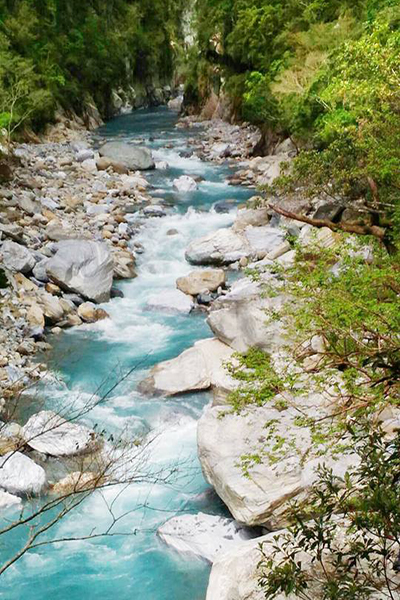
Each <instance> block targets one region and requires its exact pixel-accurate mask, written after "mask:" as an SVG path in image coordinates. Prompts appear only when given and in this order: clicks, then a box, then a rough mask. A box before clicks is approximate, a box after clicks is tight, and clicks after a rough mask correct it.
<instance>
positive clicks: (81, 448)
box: [22, 410, 95, 456]
mask: <svg viewBox="0 0 400 600" xmlns="http://www.w3.org/2000/svg"><path fill="white" fill-rule="evenodd" d="M22 436H23V438H24V439H25V441H26V443H27V444H28V446H29V447H30V448H33V449H34V450H37V451H38V452H42V453H43V454H50V455H51V456H73V455H74V454H80V453H82V452H85V451H87V450H89V449H91V448H92V447H93V446H94V442H95V435H94V432H93V431H92V430H91V429H89V428H88V427H85V426H84V425H80V424H78V423H74V422H71V423H70V422H68V421H66V420H65V419H63V418H62V417H60V416H59V415H57V414H56V413H54V412H52V411H50V410H42V411H41V412H39V413H36V414H35V415H33V416H32V417H31V418H30V419H29V420H28V421H27V423H26V424H25V425H24V427H23V428H22Z"/></svg>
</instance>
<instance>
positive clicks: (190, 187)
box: [173, 175, 198, 193]
mask: <svg viewBox="0 0 400 600" xmlns="http://www.w3.org/2000/svg"><path fill="white" fill-rule="evenodd" d="M173 186H174V188H175V189H176V190H178V192H182V193H187V192H194V191H195V190H197V187H198V186H197V183H196V182H195V180H194V179H193V177H189V176H188V175H182V177H178V178H177V179H174V181H173Z"/></svg>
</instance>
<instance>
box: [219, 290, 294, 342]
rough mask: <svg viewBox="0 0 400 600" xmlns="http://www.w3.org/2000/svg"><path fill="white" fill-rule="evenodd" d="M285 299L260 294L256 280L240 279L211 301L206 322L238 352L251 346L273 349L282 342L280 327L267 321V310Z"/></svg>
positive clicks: (279, 306) (275, 308)
mask: <svg viewBox="0 0 400 600" xmlns="http://www.w3.org/2000/svg"><path fill="white" fill-rule="evenodd" d="M284 301H285V298H284V297H283V296H281V295H273V296H271V297H264V296H262V289H261V286H260V284H259V283H257V282H253V281H251V280H250V279H247V278H245V279H241V280H239V281H237V282H235V283H234V284H233V286H232V288H231V290H230V291H229V292H228V293H227V294H226V295H224V296H221V297H220V298H218V299H217V300H216V301H215V302H214V303H213V305H212V308H211V312H210V314H209V316H208V318H207V323H208V325H209V326H210V328H211V330H212V332H213V333H214V334H215V335H216V336H217V337H218V339H220V340H221V341H222V342H224V343H225V344H228V345H229V346H231V347H232V348H234V349H235V350H238V351H239V352H245V351H246V350H248V349H249V348H254V347H256V348H261V349H262V350H264V351H266V352H274V351H276V350H278V349H280V348H281V347H282V345H283V338H282V327H281V324H280V323H279V322H277V321H274V320H272V321H271V322H269V323H268V324H266V321H267V315H266V310H279V309H280V308H281V307H282V305H283V303H284Z"/></svg>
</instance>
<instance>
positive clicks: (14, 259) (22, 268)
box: [0, 240, 36, 273]
mask: <svg viewBox="0 0 400 600" xmlns="http://www.w3.org/2000/svg"><path fill="white" fill-rule="evenodd" d="M0 254H1V255H2V257H3V264H4V266H5V267H6V269H9V270H10V271H13V272H14V273H29V271H32V269H33V267H34V266H35V264H36V261H35V259H34V257H33V254H32V253H31V252H30V251H29V250H28V248H25V246H21V244H16V243H15V242H12V241H10V240H6V241H5V242H4V243H3V245H2V246H1V248H0Z"/></svg>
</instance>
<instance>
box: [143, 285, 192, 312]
mask: <svg viewBox="0 0 400 600" xmlns="http://www.w3.org/2000/svg"><path fill="white" fill-rule="evenodd" d="M193 306H194V305H193V301H192V299H191V298H190V297H189V296H187V295H186V294H184V293H183V292H181V291H179V290H165V291H163V292H160V293H159V294H157V295H156V294H155V295H154V296H151V297H150V298H149V300H148V302H147V309H148V310H160V311H163V312H167V313H181V314H184V315H188V314H189V313H190V311H191V310H192V308H193Z"/></svg>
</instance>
